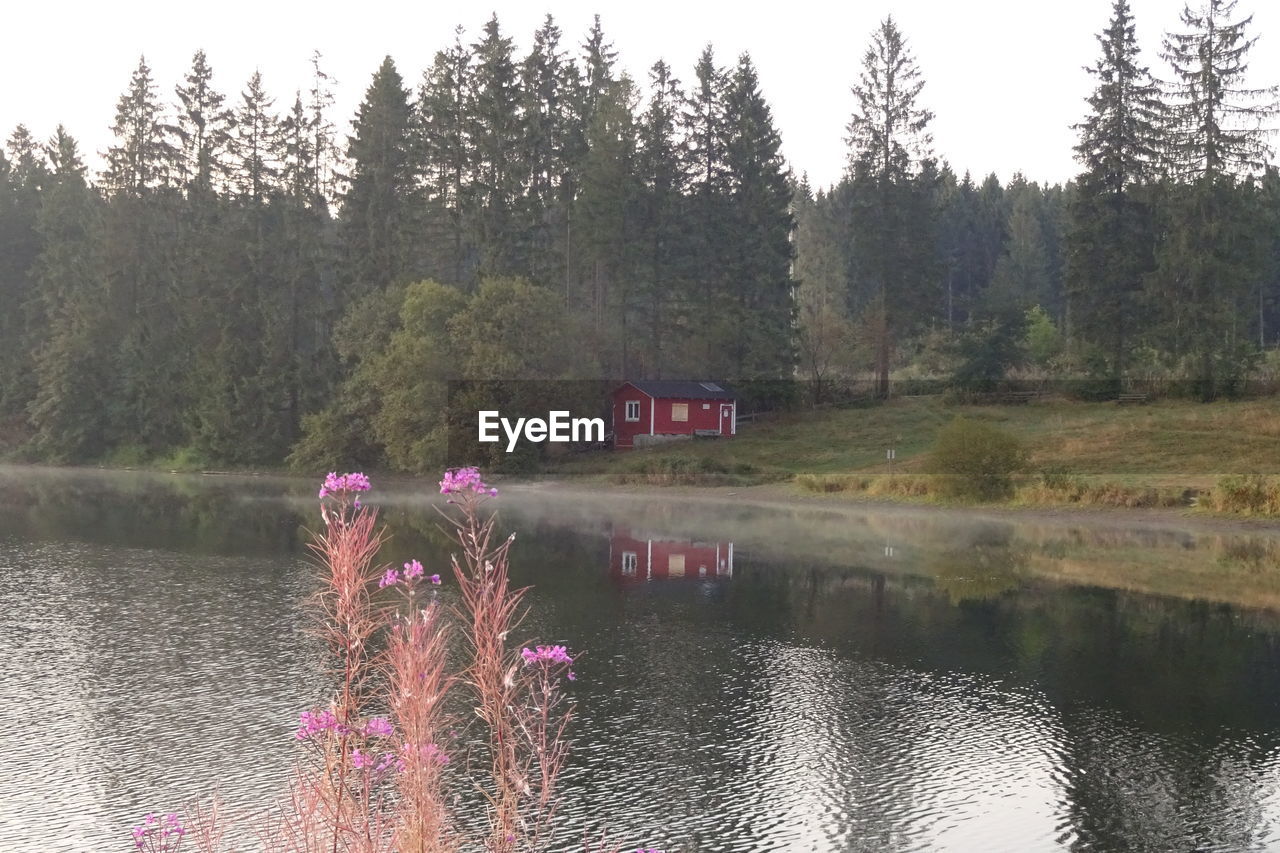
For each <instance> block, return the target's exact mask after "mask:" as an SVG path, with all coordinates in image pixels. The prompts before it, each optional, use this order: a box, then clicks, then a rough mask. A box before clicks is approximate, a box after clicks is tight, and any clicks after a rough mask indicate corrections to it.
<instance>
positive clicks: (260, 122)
mask: <svg viewBox="0 0 1280 853" xmlns="http://www.w3.org/2000/svg"><path fill="white" fill-rule="evenodd" d="M274 103H275V101H274V100H273V99H272V98H271V97H270V96H269V95H268V94H267V92H266V89H265V88H263V85H262V74H261V73H260V72H258V71H255V72H253V76H251V77H250V78H249V82H248V83H247V84H245V89H244V91H243V92H241V93H240V105H239V107H238V108H237V109H236V112H235V132H234V134H233V135H232V137H231V156H232V158H233V160H234V162H233V164H232V174H233V176H234V180H235V184H236V187H237V188H238V190H239V193H240V196H241V197H242V198H244V199H247V200H249V201H251V202H253V203H254V204H261V203H262V201H263V200H264V199H265V198H266V197H267V196H268V195H270V194H271V193H272V192H273V191H274V189H275V188H276V184H277V180H278V178H279V175H280V170H281V167H280V141H281V140H280V122H279V118H278V117H277V116H276V115H275V114H274V113H273V112H272V111H271V108H272V106H273V105H274Z"/></svg>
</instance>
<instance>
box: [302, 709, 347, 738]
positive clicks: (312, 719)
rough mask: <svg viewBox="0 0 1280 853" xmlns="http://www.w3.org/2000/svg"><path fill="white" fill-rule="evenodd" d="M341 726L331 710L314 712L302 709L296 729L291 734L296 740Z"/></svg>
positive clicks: (335, 729) (336, 729)
mask: <svg viewBox="0 0 1280 853" xmlns="http://www.w3.org/2000/svg"><path fill="white" fill-rule="evenodd" d="M341 728H342V727H341V726H340V725H339V724H338V718H337V717H335V716H334V715H333V713H332V712H331V711H319V712H317V713H314V714H313V713H312V712H310V711H303V712H302V714H301V715H300V716H299V718H298V730H297V732H295V733H294V735H293V736H294V738H295V739H297V740H307V739H308V738H310V737H312V736H314V735H317V734H320V732H327V731H338V730H339V729H341Z"/></svg>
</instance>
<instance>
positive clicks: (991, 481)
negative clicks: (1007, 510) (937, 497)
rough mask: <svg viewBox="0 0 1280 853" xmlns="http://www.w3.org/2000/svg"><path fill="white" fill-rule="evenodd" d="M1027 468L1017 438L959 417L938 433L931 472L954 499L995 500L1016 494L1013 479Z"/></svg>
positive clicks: (1023, 453) (931, 455)
mask: <svg viewBox="0 0 1280 853" xmlns="http://www.w3.org/2000/svg"><path fill="white" fill-rule="evenodd" d="M1026 467H1027V452H1026V450H1025V448H1024V447H1023V445H1022V442H1021V441H1019V440H1018V439H1017V438H1016V437H1015V436H1013V435H1011V434H1010V433H1007V432H1005V431H1003V430H1001V429H999V428H997V427H994V426H991V425H990V424H987V423H983V422H981V421H973V420H968V419H965V418H956V419H955V420H953V421H952V422H951V423H949V424H947V425H946V426H944V427H943V428H942V429H940V430H938V438H937V442H936V443H935V444H934V448H933V452H932V453H931V454H930V456H929V472H930V473H932V474H934V475H936V476H937V477H938V479H939V485H940V488H941V489H942V491H943V493H944V494H946V495H949V496H951V497H956V498H965V499H974V500H995V499H999V498H1005V497H1008V496H1009V495H1011V494H1012V493H1013V478H1014V476H1015V475H1017V474H1019V473H1021V472H1022V471H1024V470H1025V469H1026Z"/></svg>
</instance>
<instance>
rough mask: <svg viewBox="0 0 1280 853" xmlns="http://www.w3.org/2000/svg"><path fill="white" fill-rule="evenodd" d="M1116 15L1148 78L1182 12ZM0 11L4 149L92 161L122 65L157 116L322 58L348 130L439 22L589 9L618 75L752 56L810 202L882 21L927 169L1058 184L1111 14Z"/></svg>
mask: <svg viewBox="0 0 1280 853" xmlns="http://www.w3.org/2000/svg"><path fill="white" fill-rule="evenodd" d="M1131 2H1132V6H1133V9H1134V14H1135V16H1136V22H1137V26H1138V38H1139V41H1140V43H1141V45H1142V47H1143V50H1144V54H1145V59H1146V61H1147V62H1148V63H1149V64H1150V65H1151V66H1152V68H1153V70H1158V69H1161V68H1162V66H1161V64H1160V62H1159V59H1158V57H1157V51H1158V49H1159V44H1160V38H1161V35H1162V33H1163V32H1164V31H1165V30H1167V29H1170V28H1175V27H1176V26H1177V24H1178V11H1179V10H1180V9H1181V7H1182V3H1181V0H1176V2H1175V0H1131ZM1197 2H1198V0H1197ZM6 6H7V8H6V9H5V10H4V12H3V15H2V16H0V19H2V20H4V23H5V29H6V30H7V36H6V38H5V48H4V50H3V51H0V80H2V81H3V83H2V84H0V86H2V87H3V89H2V90H0V128H3V133H4V135H5V136H6V137H7V135H8V133H9V131H10V130H11V129H12V128H13V127H14V126H15V125H16V124H18V123H19V122H22V123H25V124H26V125H27V126H28V127H29V128H30V129H31V130H32V132H33V133H35V134H37V136H39V137H40V138H42V139H43V138H46V137H48V136H49V135H50V134H51V133H52V131H53V129H54V127H55V126H56V125H57V123H58V122H62V123H64V124H66V125H67V127H68V129H69V130H70V131H71V132H72V134H73V135H75V136H76V138H77V139H79V140H80V143H81V148H82V150H84V151H86V152H90V153H92V152H97V151H101V150H102V149H104V148H105V147H106V146H107V144H108V143H109V139H110V133H109V130H108V128H109V126H110V124H111V122H112V118H113V113H114V110H115V103H116V100H117V99H118V97H119V96H120V93H121V92H122V91H123V90H124V89H125V87H126V85H127V83H128V80H129V75H130V73H131V72H132V70H133V68H134V67H135V65H136V64H137V60H138V56H139V54H142V53H145V55H146V57H147V60H148V62H149V64H150V65H151V67H152V70H153V73H154V74H155V77H156V79H157V82H158V83H159V86H160V92H161V93H162V95H163V96H165V97H166V99H168V100H170V101H171V100H172V92H173V86H174V84H175V83H176V82H177V81H178V80H179V79H180V78H181V76H182V75H183V74H184V73H185V71H186V70H187V68H188V67H189V66H190V61H191V54H192V53H193V52H194V51H195V50H196V49H197V48H203V49H204V50H205V51H206V53H208V55H209V59H210V62H211V63H212V65H213V68H214V73H215V80H216V83H217V85H218V87H219V88H220V89H222V90H223V91H224V92H228V93H233V92H238V91H240V89H241V88H242V87H243V84H244V81H245V80H246V79H247V78H248V77H249V75H250V74H251V73H252V72H253V70H254V69H255V68H256V69H259V70H261V71H262V73H263V76H264V79H265V82H266V84H267V86H268V88H269V89H270V90H271V91H272V93H273V94H274V95H275V96H276V101H277V107H281V108H283V106H285V105H286V104H287V103H291V102H292V94H293V91H294V90H295V89H296V88H298V87H305V85H306V82H307V78H308V74H309V66H308V58H309V57H310V55H311V52H312V50H313V49H319V50H320V51H321V52H322V53H323V54H324V57H325V58H324V66H325V67H326V68H327V70H328V71H329V72H330V73H331V74H333V75H334V76H335V77H336V78H337V79H338V82H339V86H338V90H337V95H338V102H337V107H336V115H335V117H336V118H339V119H340V120H341V121H342V122H344V125H345V122H346V121H347V120H349V118H350V116H351V115H352V114H353V112H354V109H355V106H356V105H357V104H358V103H359V100H360V98H361V97H362V96H363V93H364V89H365V87H366V86H367V85H368V82H369V78H370V75H372V73H373V72H374V70H375V69H376V68H377V66H378V64H379V62H380V61H381V59H382V57H383V56H384V55H386V54H390V55H391V56H392V57H394V58H395V60H396V63H397V66H398V67H399V69H400V71H401V73H402V74H403V75H404V76H405V79H406V80H407V81H409V82H410V83H411V84H412V85H413V86H414V87H415V88H416V86H417V82H418V81H419V79H420V78H421V74H422V71H423V70H424V69H425V68H426V67H427V66H428V65H429V64H430V62H431V59H432V57H433V55H434V54H435V52H436V51H437V50H438V49H440V48H441V47H444V46H445V45H447V44H449V43H450V42H451V40H452V31H453V28H454V26H455V25H456V24H462V25H463V26H464V27H466V29H467V33H468V35H469V36H472V37H474V36H475V35H477V34H478V33H479V30H480V28H481V26H482V25H483V24H484V22H485V20H486V19H487V18H488V15H489V12H490V11H496V12H497V14H498V17H499V20H500V21H501V23H502V26H503V30H504V32H505V33H507V34H508V35H511V36H514V37H515V39H516V45H517V49H518V50H519V51H521V52H523V51H524V50H526V49H527V47H528V45H529V43H530V41H531V34H532V32H533V30H534V29H535V28H536V27H537V26H538V24H539V23H540V21H541V19H542V17H543V15H544V14H545V13H546V12H551V13H552V14H553V15H554V16H555V18H556V21H557V23H558V24H559V25H560V27H561V29H562V30H563V31H564V33H565V41H566V42H567V43H569V44H570V45H572V46H574V49H575V53H576V45H578V44H579V43H581V41H582V40H583V36H584V35H585V33H586V31H587V29H588V27H589V26H590V24H591V18H592V15H593V14H594V13H596V12H598V13H599V14H600V15H601V17H602V22H603V25H604V29H605V33H606V35H607V36H608V37H609V38H610V39H611V40H612V41H613V42H614V45H615V46H616V48H617V50H618V53H619V60H620V63H621V65H622V67H623V68H624V69H626V70H627V71H629V72H630V73H631V74H632V76H633V77H635V78H637V79H638V80H641V81H646V80H647V69H648V68H649V66H650V65H652V64H653V62H654V61H655V60H657V59H659V58H663V59H666V60H667V62H668V63H669V64H671V65H672V66H674V68H675V69H676V71H677V74H678V76H679V77H680V79H681V80H684V81H687V80H690V79H692V77H693V72H692V68H693V63H694V61H695V59H696V58H697V55H698V53H699V51H700V50H701V48H702V46H703V45H704V44H706V43H707V42H711V43H713V44H714V46H715V48H716V51H717V55H718V57H719V58H720V60H721V62H722V63H724V64H729V63H731V62H732V61H733V60H734V59H735V58H736V57H737V55H738V54H739V53H740V52H742V51H749V52H750V53H751V55H752V57H753V58H754V60H755V62H756V65H757V67H758V69H759V72H760V80H761V85H762V87H763V89H764V92H765V96H766V97H767V98H768V100H769V103H770V104H771V105H772V108H773V112H774V118H775V121H776V122H777V124H778V127H779V129H780V131H781V133H782V138H783V145H784V149H783V150H784V153H785V154H786V156H787V158H788V160H789V161H790V162H791V164H792V166H793V168H794V169H795V170H796V171H797V172H807V173H808V174H809V176H810V179H811V181H812V182H813V183H814V185H815V186H822V185H827V184H830V183H832V182H834V181H836V180H838V179H839V177H840V175H841V173H842V171H843V169H844V164H845V156H846V149H845V143H844V135H845V131H844V128H845V125H846V123H847V122H848V119H849V114H850V112H851V111H852V109H853V99H852V96H851V95H850V93H849V86H850V85H851V83H852V82H853V81H854V80H855V79H856V77H857V74H858V70H859V62H860V59H861V55H862V52H863V50H864V49H865V47H866V44H867V39H868V36H869V34H870V32H871V30H872V29H873V28H874V27H875V26H876V25H877V23H878V22H879V21H880V20H881V19H882V18H883V17H884V16H885V15H887V14H892V15H893V16H894V17H895V18H896V19H897V21H898V24H899V26H900V28H901V29H902V30H903V32H904V33H905V34H906V36H907V38H908V40H909V43H910V45H911V48H912V49H913V51H914V53H915V55H916V58H917V60H918V62H919V65H920V67H921V69H922V71H923V73H924V77H925V80H926V86H925V90H924V93H923V96H922V97H923V100H924V103H925V105H926V106H928V107H929V108H930V109H932V110H933V111H934V113H935V114H936V119H935V120H934V123H933V126H932V130H933V135H934V143H935V149H936V152H937V154H938V155H939V156H940V157H943V158H945V159H947V160H948V161H950V162H951V164H952V166H953V167H954V168H955V169H956V170H957V171H959V172H963V171H964V170H966V169H968V170H970V171H972V172H973V173H974V174H975V175H979V174H985V173H987V172H991V171H994V172H996V173H997V174H999V175H1000V176H1001V178H1002V179H1004V178H1007V177H1008V176H1009V175H1011V174H1012V173H1013V172H1015V171H1018V170H1021V171H1022V172H1023V173H1024V174H1025V175H1026V176H1027V177H1028V178H1029V179H1033V180H1041V181H1049V182H1056V181H1062V180H1065V179H1067V178H1069V177H1071V176H1072V175H1073V174H1075V172H1076V168H1075V164H1074V162H1073V161H1072V152H1071V145H1072V143H1073V141H1074V134H1073V132H1072V131H1071V129H1070V127H1071V125H1072V124H1073V123H1074V122H1076V121H1078V120H1079V119H1080V118H1081V116H1082V115H1083V111H1084V109H1085V104H1084V102H1083V98H1084V96H1085V95H1086V94H1088V92H1089V89H1090V80H1089V76H1088V75H1087V74H1086V73H1085V72H1084V71H1083V70H1082V66H1084V65H1086V64H1092V63H1093V62H1094V61H1095V60H1096V58H1097V56H1098V47H1097V43H1096V42H1095V40H1094V36H1095V34H1096V33H1097V32H1098V31H1100V30H1101V29H1102V28H1103V27H1104V26H1105V25H1106V22H1107V20H1108V18H1109V17H1110V11H1111V0H1074V2H1070V3H1057V2H1051V0H1034V2H1029V0H969V2H956V0H896V2H886V0H864V1H863V2H842V3H832V2H814V0H790V2H786V3H781V4H769V5H768V6H765V5H764V4H759V5H757V4H751V3H743V2H706V0H681V2H672V0H629V2H626V3H619V2H604V0H593V2H587V0H544V2H543V3H541V4H539V3H535V2H529V0H502V2H491V3H490V4H488V5H486V6H480V5H477V4H472V3H464V2H459V0H435V2H420V3H405V2H389V0H362V2H359V3H353V2H350V0H345V2H341V3H332V2H308V3H300V2H288V3H285V2H278V0H254V2H248V0H221V2H212V3H202V4H196V3H174V2H172V0H166V1H165V2H123V1H121V2H100V0H95V2H83V0H72V2H63V3H51V2H41V0H25V1H24V2H14V3H10V4H6ZM1238 8H1239V10H1240V12H1241V13H1242V14H1248V13H1250V12H1252V13H1253V14H1254V27H1253V33H1254V34H1255V35H1260V36H1261V40H1260V41H1259V43H1258V46H1257V47H1256V48H1255V50H1254V52H1253V55H1252V56H1251V65H1252V67H1251V81H1252V82H1253V83H1255V84H1257V85H1270V84H1273V83H1276V82H1280V3H1275V2H1262V0H1240V6H1239V7H1238ZM1273 141H1274V140H1273ZM93 160H96V158H91V162H92V161H93Z"/></svg>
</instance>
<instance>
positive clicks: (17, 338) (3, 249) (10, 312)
mask: <svg viewBox="0 0 1280 853" xmlns="http://www.w3.org/2000/svg"><path fill="white" fill-rule="evenodd" d="M7 148H8V157H6V156H5V155H4V153H3V152H0V306H3V310H0V415H5V414H15V413H18V412H21V411H22V409H23V408H24V407H25V406H26V404H27V402H28V401H29V400H30V398H31V394H32V393H33V392H34V385H33V382H32V376H31V348H32V347H33V346H34V345H35V344H36V343H37V342H38V341H39V340H40V339H41V337H42V335H43V333H44V332H43V323H42V322H41V320H42V317H41V315H40V313H39V312H38V311H35V310H33V306H32V304H31V303H32V300H33V298H34V292H35V283H34V280H33V279H34V269H33V267H34V264H35V261H36V257H37V255H39V253H40V251H41V243H42V240H41V236H40V233H39V230H38V228H37V223H38V219H39V215H40V208H41V206H42V204H43V196H44V195H45V191H46V190H47V189H48V186H49V183H50V176H49V170H48V166H47V165H46V163H45V159H46V158H45V156H44V152H43V151H42V150H41V149H40V148H39V146H37V145H36V142H35V140H34V138H33V137H32V135H31V133H30V131H28V130H27V128H26V127H25V126H24V125H18V127H17V128H15V129H14V131H13V133H12V134H10V136H9V139H8V141H7Z"/></svg>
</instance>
